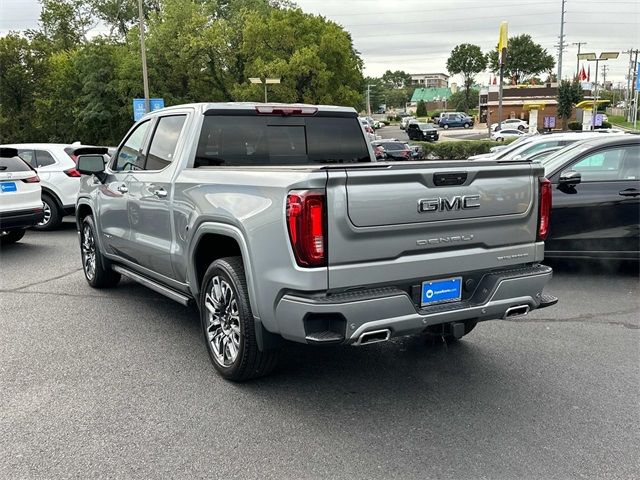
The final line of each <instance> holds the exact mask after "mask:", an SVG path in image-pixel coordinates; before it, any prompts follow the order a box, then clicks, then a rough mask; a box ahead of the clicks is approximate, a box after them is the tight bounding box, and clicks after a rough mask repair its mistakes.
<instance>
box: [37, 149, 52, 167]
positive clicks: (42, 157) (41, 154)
mask: <svg viewBox="0 0 640 480" xmlns="http://www.w3.org/2000/svg"><path fill="white" fill-rule="evenodd" d="M36 163H37V165H38V167H46V166H49V165H53V164H54V163H56V159H55V158H53V156H52V155H51V154H50V153H49V152H47V151H46V150H36Z"/></svg>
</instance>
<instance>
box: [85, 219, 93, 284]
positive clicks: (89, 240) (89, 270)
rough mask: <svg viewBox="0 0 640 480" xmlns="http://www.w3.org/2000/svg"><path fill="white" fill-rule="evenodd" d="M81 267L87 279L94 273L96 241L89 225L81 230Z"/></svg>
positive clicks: (91, 278)
mask: <svg viewBox="0 0 640 480" xmlns="http://www.w3.org/2000/svg"><path fill="white" fill-rule="evenodd" d="M82 267H83V268H84V274H85V275H86V276H87V278H88V279H89V280H93V277H94V276H95V275H96V241H95V238H93V231H92V230H91V227H90V226H89V225H85V226H84V229H83V230H82Z"/></svg>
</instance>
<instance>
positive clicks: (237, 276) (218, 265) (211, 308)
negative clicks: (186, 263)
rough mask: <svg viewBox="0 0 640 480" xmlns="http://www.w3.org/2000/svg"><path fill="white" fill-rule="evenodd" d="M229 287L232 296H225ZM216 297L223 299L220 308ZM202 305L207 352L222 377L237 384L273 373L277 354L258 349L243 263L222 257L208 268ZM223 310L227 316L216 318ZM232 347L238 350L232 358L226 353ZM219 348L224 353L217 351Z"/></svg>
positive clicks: (202, 293)
mask: <svg viewBox="0 0 640 480" xmlns="http://www.w3.org/2000/svg"><path fill="white" fill-rule="evenodd" d="M224 284H226V286H225V285H224ZM216 285H217V286H218V287H219V289H218V292H222V293H221V295H218V294H217V293H216V290H215V286H216ZM227 288H228V289H230V294H228V293H224V292H229V290H226V289H227ZM214 296H216V297H218V298H219V299H222V300H223V301H219V302H218V303H217V306H216V302H214ZM207 297H209V300H208V301H207ZM234 302H235V308H234V306H233V304H234ZM199 306H200V321H201V324H202V333H203V335H204V340H205V344H206V346H207V352H209V358H210V359H211V363H213V366H214V368H215V369H216V370H217V371H218V373H219V374H220V375H221V376H222V377H224V378H226V379H227V380H232V381H234V382H244V381H246V380H250V379H253V378H257V377H262V376H264V375H268V374H269V373H271V372H272V371H273V369H274V368H275V367H276V364H277V361H278V351H277V350H265V351H260V349H259V348H258V343H257V339H256V331H255V328H256V327H255V321H254V319H253V314H252V313H251V305H250V304H249V295H248V290H247V281H246V278H245V274H244V264H243V262H242V259H241V258H240V257H225V258H220V259H218V260H216V261H214V262H213V263H212V264H211V265H209V268H207V271H206V272H205V274H204V278H203V280H202V291H201V292H200V301H199ZM222 309H224V313H223V314H222V315H217V314H216V312H220V311H222ZM234 310H235V312H236V313H235V314H233V311H234ZM234 317H236V318H234ZM236 337H237V341H236V340H235V338H236ZM225 339H226V343H224V340H225ZM216 345H217V346H216ZM229 345H232V346H233V349H235V350H236V354H235V357H233V358H232V355H231V354H232V353H233V352H232V350H227V347H229ZM216 348H217V349H218V350H221V351H219V352H216ZM227 354H229V358H227ZM225 360H228V362H225Z"/></svg>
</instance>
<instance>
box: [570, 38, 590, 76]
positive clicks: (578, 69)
mask: <svg viewBox="0 0 640 480" xmlns="http://www.w3.org/2000/svg"><path fill="white" fill-rule="evenodd" d="M586 44H587V42H573V43H572V44H571V45H577V46H578V55H576V78H578V75H580V47H581V46H582V45H586Z"/></svg>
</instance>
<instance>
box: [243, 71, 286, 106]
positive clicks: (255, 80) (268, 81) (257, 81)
mask: <svg viewBox="0 0 640 480" xmlns="http://www.w3.org/2000/svg"><path fill="white" fill-rule="evenodd" d="M249 82H251V83H254V84H257V85H264V103H267V85H273V84H277V83H280V78H265V79H264V81H262V79H261V78H257V77H251V78H250V79H249Z"/></svg>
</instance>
